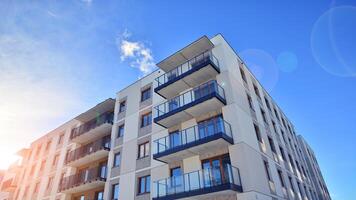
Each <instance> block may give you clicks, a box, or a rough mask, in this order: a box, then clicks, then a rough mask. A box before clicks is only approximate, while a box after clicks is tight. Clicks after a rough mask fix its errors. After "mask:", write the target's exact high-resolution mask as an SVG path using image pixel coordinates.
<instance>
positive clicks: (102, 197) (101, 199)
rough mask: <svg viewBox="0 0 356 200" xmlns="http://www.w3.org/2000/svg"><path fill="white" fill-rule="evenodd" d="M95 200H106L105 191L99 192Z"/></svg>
mask: <svg viewBox="0 0 356 200" xmlns="http://www.w3.org/2000/svg"><path fill="white" fill-rule="evenodd" d="M95 200H104V192H103V191H100V192H97V193H96V195H95Z"/></svg>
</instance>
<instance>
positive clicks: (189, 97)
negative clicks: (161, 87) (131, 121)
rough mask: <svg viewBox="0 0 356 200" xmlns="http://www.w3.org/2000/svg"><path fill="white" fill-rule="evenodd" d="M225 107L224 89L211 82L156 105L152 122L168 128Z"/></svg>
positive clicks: (213, 81)
mask: <svg viewBox="0 0 356 200" xmlns="http://www.w3.org/2000/svg"><path fill="white" fill-rule="evenodd" d="M224 105H226V100H225V92H224V89H223V88H222V87H221V86H220V85H218V84H217V82H216V81H215V80H211V81H209V82H207V83H204V84H202V85H200V86H198V87H196V88H193V89H191V90H189V91H187V92H185V93H183V94H181V95H179V96H176V97H174V98H172V99H170V100H168V101H166V102H164V103H162V104H159V105H157V106H156V107H155V108H154V110H155V118H154V122H155V123H157V124H159V125H161V126H163V127H166V128H169V127H172V126H174V125H177V124H179V123H182V122H184V121H187V120H189V119H192V118H194V117H197V116H200V115H202V114H204V113H208V112H211V111H216V110H219V109H221V108H222V107H223V106H224Z"/></svg>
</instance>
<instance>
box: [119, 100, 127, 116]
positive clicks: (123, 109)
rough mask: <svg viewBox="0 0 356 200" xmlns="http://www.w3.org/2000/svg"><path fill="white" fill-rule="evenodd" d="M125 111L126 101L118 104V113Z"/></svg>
mask: <svg viewBox="0 0 356 200" xmlns="http://www.w3.org/2000/svg"><path fill="white" fill-rule="evenodd" d="M125 110H126V101H122V102H120V107H119V113H121V112H124V111H125Z"/></svg>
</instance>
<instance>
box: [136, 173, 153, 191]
mask: <svg viewBox="0 0 356 200" xmlns="http://www.w3.org/2000/svg"><path fill="white" fill-rule="evenodd" d="M142 184H144V190H143V191H141V187H142ZM150 192H151V175H146V176H141V177H139V178H138V187H137V195H143V194H148V193H150Z"/></svg>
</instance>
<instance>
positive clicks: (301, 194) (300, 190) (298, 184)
mask: <svg viewBox="0 0 356 200" xmlns="http://www.w3.org/2000/svg"><path fill="white" fill-rule="evenodd" d="M297 186H298V190H299V193H300V196H302V197H303V196H304V195H303V193H302V189H301V188H300V183H299V182H298V181H297Z"/></svg>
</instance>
